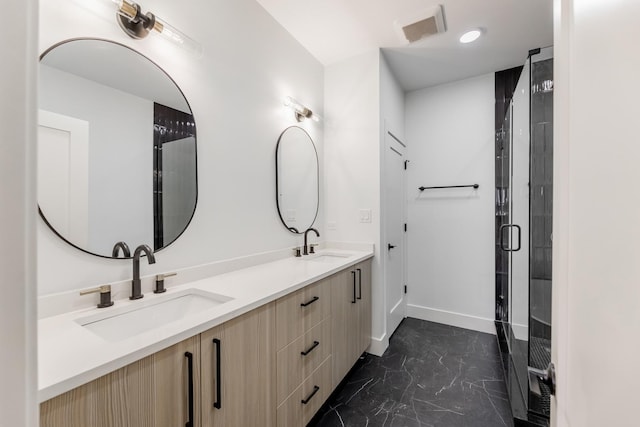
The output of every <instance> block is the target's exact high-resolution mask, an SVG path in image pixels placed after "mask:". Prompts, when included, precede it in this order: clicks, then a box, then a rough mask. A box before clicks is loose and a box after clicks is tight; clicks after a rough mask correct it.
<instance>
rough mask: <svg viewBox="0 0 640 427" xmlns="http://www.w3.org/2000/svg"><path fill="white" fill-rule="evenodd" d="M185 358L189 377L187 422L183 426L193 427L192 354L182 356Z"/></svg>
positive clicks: (187, 353)
mask: <svg viewBox="0 0 640 427" xmlns="http://www.w3.org/2000/svg"><path fill="white" fill-rule="evenodd" d="M184 357H186V358H187V369H188V375H189V378H188V379H189V391H188V392H189V409H188V411H189V420H188V421H187V423H186V424H185V427H193V354H191V353H189V352H188V351H187V352H186V353H185V354H184Z"/></svg>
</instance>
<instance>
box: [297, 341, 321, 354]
mask: <svg viewBox="0 0 640 427" xmlns="http://www.w3.org/2000/svg"><path fill="white" fill-rule="evenodd" d="M319 345H320V343H319V342H318V341H314V342H313V345H312V346H311V347H309V349H308V350H307V351H301V352H300V354H301V355H303V356H306V355H307V354H309V353H311V352H312V351H313V350H314V349H315V348H316V347H317V346H319Z"/></svg>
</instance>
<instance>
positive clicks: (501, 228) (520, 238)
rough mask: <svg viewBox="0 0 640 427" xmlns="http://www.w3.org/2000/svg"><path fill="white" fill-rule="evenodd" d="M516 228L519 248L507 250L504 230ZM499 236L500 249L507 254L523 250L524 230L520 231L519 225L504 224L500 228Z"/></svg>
mask: <svg viewBox="0 0 640 427" xmlns="http://www.w3.org/2000/svg"><path fill="white" fill-rule="evenodd" d="M511 227H513V228H515V229H516V230H518V247H517V248H515V249H514V248H507V247H506V245H505V242H504V234H505V233H504V230H506V229H507V228H511ZM498 234H499V235H500V249H502V250H503V251H505V252H518V251H519V250H520V249H521V245H520V242H521V241H522V230H521V229H520V226H519V225H518V224H503V225H501V226H500V230H499V231H498Z"/></svg>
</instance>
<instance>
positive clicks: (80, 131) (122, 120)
mask: <svg viewBox="0 0 640 427" xmlns="http://www.w3.org/2000/svg"><path fill="white" fill-rule="evenodd" d="M38 117H39V126H38V204H39V207H40V213H41V215H42V217H43V219H44V220H45V222H47V224H48V225H49V226H50V227H51V228H52V229H53V231H54V232H55V233H56V234H58V235H59V236H60V237H61V238H63V239H64V240H65V241H67V242H68V243H70V244H71V245H73V246H75V247H77V248H79V249H81V250H83V251H85V252H89V253H91V254H94V255H99V256H103V257H118V256H123V257H127V256H128V255H127V252H128V251H125V250H119V249H123V244H124V246H128V247H130V248H135V247H138V246H139V245H141V244H148V245H149V246H152V247H153V249H154V251H157V250H159V249H162V248H164V247H166V246H167V245H169V244H171V243H172V242H173V241H174V240H175V239H177V238H178V237H179V236H180V234H182V232H183V231H184V230H185V229H186V227H187V226H188V225H189V222H190V221H191V218H192V216H193V213H194V211H195V206H196V202H197V171H196V128H195V121H194V118H193V115H192V112H191V108H190V107H189V104H188V102H187V100H186V99H185V97H184V95H183V94H182V92H181V91H180V89H179V88H178V87H177V86H176V84H175V82H174V81H173V80H172V79H171V78H170V77H169V76H168V75H167V74H166V73H165V72H164V71H163V70H162V69H160V68H159V67H158V66H157V65H156V64H154V63H153V62H151V61H150V60H149V59H147V58H146V57H144V56H142V55H141V54H139V53H138V52H136V51H134V50H132V49H130V48H128V47H126V46H124V45H120V44H118V43H114V42H110V41H105V40H96V39H76V40H70V41H66V42H63V43H60V44H58V45H56V46H53V47H52V48H50V49H49V50H48V51H47V52H45V53H44V54H43V55H42V57H41V60H40V69H39V115H38Z"/></svg>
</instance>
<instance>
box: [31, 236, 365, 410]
mask: <svg viewBox="0 0 640 427" xmlns="http://www.w3.org/2000/svg"><path fill="white" fill-rule="evenodd" d="M322 253H336V254H338V253H342V254H343V255H348V256H347V257H344V258H336V259H335V261H334V260H332V261H331V262H313V261H309V258H307V257H303V258H295V257H290V258H286V259H281V260H278V261H273V262H268V263H265V264H260V265H256V266H253V267H249V268H243V269H241V270H236V271H233V272H229V273H225V274H220V275H216V276H212V277H208V278H205V279H201V280H197V281H193V282H190V283H186V284H183V285H179V286H173V287H170V288H168V290H167V292H166V293H164V294H159V295H157V294H153V293H146V294H145V296H144V298H143V299H141V300H136V301H129V300H118V301H116V304H115V305H114V306H113V307H109V308H104V309H98V308H95V307H94V308H90V309H82V310H77V311H73V312H69V313H64V314H60V315H57V316H52V317H46V318H43V319H40V320H39V321H38V400H39V402H44V401H46V400H48V399H51V398H52V397H55V396H57V395H59V394H62V393H64V392H67V391H69V390H71V389H74V388H76V387H78V386H80V385H82V384H85V383H87V382H89V381H92V380H94V379H97V378H99V377H101V376H103V375H105V374H107V373H109V372H112V371H114V370H116V369H119V368H122V367H124V366H126V365H128V364H130V363H132V362H134V361H136V360H139V359H141V358H143V357H146V356H148V355H150V354H153V353H155V352H157V351H159V350H162V349H164V348H167V347H169V346H171V345H173V344H176V343H178V342H180V341H182V340H184V339H187V338H189V337H192V336H194V335H197V334H199V333H201V332H204V331H206V330H208V329H210V328H212V327H214V326H216V325H219V324H221V323H224V322H225V321H227V320H230V319H232V318H234V317H237V316H239V315H241V314H244V313H246V312H248V311H251V310H253V309H254V308H257V307H259V306H261V305H263V304H266V303H268V302H271V301H274V300H276V299H278V298H279V297H281V296H283V295H286V294H288V293H290V292H293V291H295V290H298V289H300V288H303V287H305V286H306V285H308V284H310V283H313V282H316V281H318V280H320V279H323V278H325V277H328V276H330V275H332V274H334V273H336V272H338V271H340V270H344V269H345V268H348V267H350V266H352V265H354V264H356V263H358V262H361V261H363V260H365V259H368V258H371V257H372V256H373V250H367V251H363V250H358V251H354V250H348V251H345V250H334V249H331V250H329V249H327V250H322V251H319V254H322ZM190 288H193V289H200V290H203V291H207V292H212V293H216V294H220V295H224V296H227V297H230V298H233V300H231V301H228V302H225V303H224V304H221V305H219V306H216V307H213V308H211V309H208V310H206V311H202V312H200V313H197V314H194V315H191V316H188V317H186V318H184V319H181V320H177V321H174V322H171V323H167V324H166V325H162V326H159V327H158V328H156V329H153V330H151V331H148V332H144V333H141V334H139V335H136V336H133V337H130V338H126V339H123V340H120V341H116V342H113V341H107V340H105V339H103V338H101V337H100V336H98V335H96V334H94V333H92V332H91V331H89V330H88V329H86V328H84V327H82V326H80V324H79V323H77V322H76V320H77V319H79V318H84V317H87V316H91V315H94V314H98V313H106V310H111V309H113V308H122V307H127V306H131V307H133V306H135V305H140V306H141V307H142V305H141V304H144V303H145V302H146V303H147V304H148V303H149V302H151V301H153V300H154V299H158V298H167V296H168V295H171V294H172V293H178V292H184V291H185V290H186V289H190Z"/></svg>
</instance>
